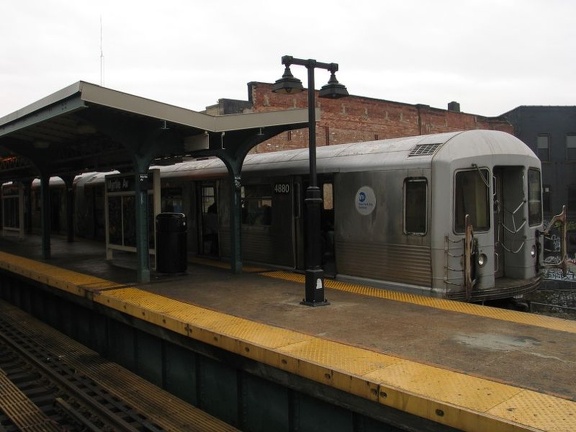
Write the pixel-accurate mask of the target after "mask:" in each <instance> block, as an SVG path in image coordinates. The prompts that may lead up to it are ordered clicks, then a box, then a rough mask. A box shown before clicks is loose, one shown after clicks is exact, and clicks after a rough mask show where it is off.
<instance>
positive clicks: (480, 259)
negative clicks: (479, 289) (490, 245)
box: [477, 254, 488, 267]
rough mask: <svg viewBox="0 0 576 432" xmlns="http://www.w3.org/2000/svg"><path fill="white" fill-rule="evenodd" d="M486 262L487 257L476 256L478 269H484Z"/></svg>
mask: <svg viewBox="0 0 576 432" xmlns="http://www.w3.org/2000/svg"><path fill="white" fill-rule="evenodd" d="M487 261H488V257H487V256H486V255H484V254H479V255H478V260H477V262H478V267H484V266H485V265H486V262H487Z"/></svg>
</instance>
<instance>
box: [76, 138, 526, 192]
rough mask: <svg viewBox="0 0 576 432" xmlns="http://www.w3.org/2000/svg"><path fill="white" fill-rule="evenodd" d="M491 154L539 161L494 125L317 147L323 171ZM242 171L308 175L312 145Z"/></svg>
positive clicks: (250, 161) (214, 168)
mask: <svg viewBox="0 0 576 432" xmlns="http://www.w3.org/2000/svg"><path fill="white" fill-rule="evenodd" d="M487 155H492V156H498V157H502V156H506V155H507V156H509V157H514V158H518V157H521V158H533V159H534V160H535V161H537V157H536V155H535V154H534V153H533V152H532V150H530V148H529V147H528V146H527V145H526V144H524V143H523V142H522V141H520V140H519V139H518V138H516V137H514V136H513V135H510V134H508V133H506V132H501V131H490V130H469V131H461V132H447V133H441V134H432V135H418V136H414V137H403V138H392V139H384V140H378V141H367V142H356V143H349V144H338V145H330V146H320V147H317V149H316V160H317V171H318V173H322V172H346V171H350V172H351V171H358V170H360V169H362V170H364V169H378V168H380V169H382V168H394V167H395V166H398V167H400V166H401V167H403V168H408V167H427V166H430V164H431V163H432V160H436V161H438V162H442V161H444V162H449V161H451V160H455V159H463V158H474V157H479V156H487ZM151 168H154V169H160V172H161V176H162V177H163V178H168V177H181V176H192V177H194V176H196V175H198V176H201V177H202V178H210V177H213V178H217V177H221V176H222V175H226V172H227V170H226V167H225V165H224V163H223V162H222V161H221V160H220V159H219V158H216V157H213V158H205V159H195V160H191V161H187V162H181V163H177V164H174V165H169V166H153V167H151ZM242 170H243V172H255V173H258V172H266V171H269V170H274V172H275V174H278V175H283V174H299V173H300V174H305V173H307V172H308V170H309V152H308V148H301V149H295V150H284V151H277V152H268V153H254V154H249V155H248V156H247V157H246V160H245V161H244V165H243V168H242ZM107 174H110V173H88V174H84V175H82V176H80V177H78V178H77V179H76V184H78V185H82V184H89V183H91V182H93V181H99V180H100V181H101V180H102V177H103V176H104V175H107Z"/></svg>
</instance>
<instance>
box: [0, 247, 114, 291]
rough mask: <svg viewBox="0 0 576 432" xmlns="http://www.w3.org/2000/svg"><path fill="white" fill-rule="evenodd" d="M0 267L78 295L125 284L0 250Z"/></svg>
mask: <svg viewBox="0 0 576 432" xmlns="http://www.w3.org/2000/svg"><path fill="white" fill-rule="evenodd" d="M0 269H3V270H7V271H10V272H13V273H17V274H19V275H21V276H24V277H26V278H28V279H31V280H34V281H37V282H41V283H44V284H46V285H49V286H52V287H54V288H58V289H61V290H62V291H66V292H68V293H71V294H74V295H78V296H85V295H86V294H87V293H89V292H99V291H102V290H106V289H114V288H118V287H123V286H125V285H122V284H118V283H116V282H111V281H109V280H106V279H102V278H99V277H96V276H90V275H87V274H83V273H78V272H75V271H72V270H66V269H63V268H61V267H56V266H53V265H50V264H45V263H42V262H39V261H34V260H30V259H28V258H24V257H20V256H17V255H11V254H7V253H5V252H0Z"/></svg>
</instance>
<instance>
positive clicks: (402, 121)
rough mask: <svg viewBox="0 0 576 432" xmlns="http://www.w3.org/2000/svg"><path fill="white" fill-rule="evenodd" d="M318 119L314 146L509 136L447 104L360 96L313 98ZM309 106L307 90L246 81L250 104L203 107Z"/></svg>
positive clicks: (286, 145)
mask: <svg viewBox="0 0 576 432" xmlns="http://www.w3.org/2000/svg"><path fill="white" fill-rule="evenodd" d="M316 104H317V107H318V108H320V109H321V113H322V114H321V118H320V119H319V120H318V122H317V126H316V144H317V145H318V146H324V145H332V144H343V143H350V142H360V141H371V140H375V139H385V138H397V137H402V136H414V135H424V134H432V133H441V132H451V131H458V130H468V129H494V130H501V131H505V132H509V133H513V128H512V126H511V125H510V124H509V123H508V121H506V120H505V119H503V118H501V117H498V118H493V117H483V116H478V115H474V114H467V113H463V112H460V108H459V105H458V104H457V103H456V102H451V103H450V104H449V105H448V109H446V110H444V109H438V108H432V107H430V106H428V105H420V104H418V105H410V104H406V103H401V102H392V101H387V100H382V99H373V98H368V97H363V96H348V97H345V98H342V99H319V98H316ZM307 106H308V100H307V92H305V91H304V92H301V93H297V94H293V95H282V94H276V93H272V84H267V83H261V82H250V83H248V101H238V100H230V99H220V100H219V101H218V104H216V105H213V106H211V107H208V108H207V112H208V113H209V114H215V115H224V114H233V113H239V112H264V111H278V110H286V109H292V108H306V107H307ZM307 145H308V129H307V128H304V129H299V130H294V131H288V132H285V133H284V134H281V135H279V136H276V137H274V138H273V139H270V140H268V141H266V142H265V143H263V144H261V145H259V146H258V147H257V148H255V149H254V151H256V152H267V151H277V150H286V149H291V148H302V147H306V146H307Z"/></svg>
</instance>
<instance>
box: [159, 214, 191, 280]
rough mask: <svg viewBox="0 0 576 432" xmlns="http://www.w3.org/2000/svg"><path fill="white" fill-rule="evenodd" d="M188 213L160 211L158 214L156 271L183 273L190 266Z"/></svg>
mask: <svg viewBox="0 0 576 432" xmlns="http://www.w3.org/2000/svg"><path fill="white" fill-rule="evenodd" d="M186 232H187V228H186V215H185V214H184V213H160V214H158V215H157V216H156V271H157V272H159V273H183V272H185V271H186V268H187V267H188V259H187V255H188V247H187V244H186Z"/></svg>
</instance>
